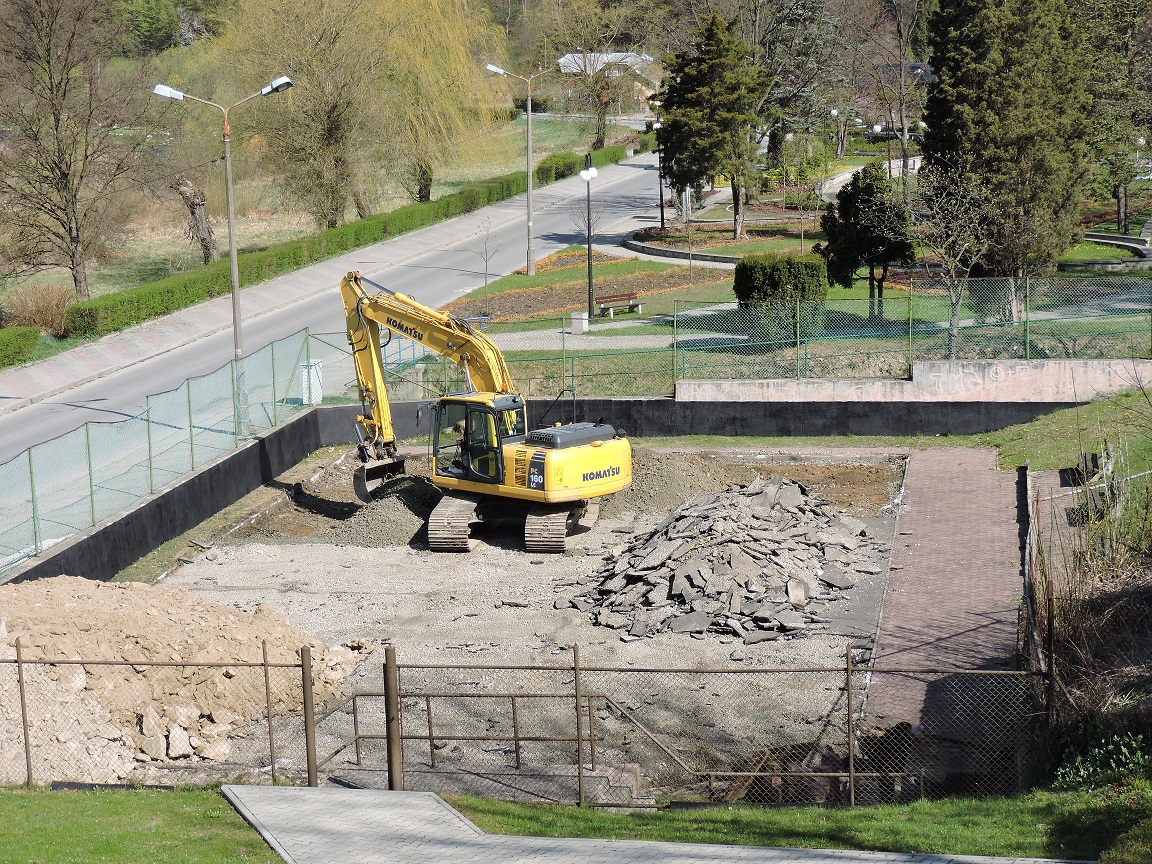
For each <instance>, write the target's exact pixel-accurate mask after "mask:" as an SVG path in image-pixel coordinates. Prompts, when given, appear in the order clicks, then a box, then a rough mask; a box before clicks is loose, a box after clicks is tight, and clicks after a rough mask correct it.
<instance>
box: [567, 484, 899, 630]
mask: <svg viewBox="0 0 1152 864" xmlns="http://www.w3.org/2000/svg"><path fill="white" fill-rule="evenodd" d="M888 551H889V549H888V548H887V547H886V546H884V545H883V544H881V543H880V542H878V541H877V540H876V539H875V538H872V537H870V536H869V535H868V531H867V528H866V526H865V524H864V523H863V522H862V521H860V520H859V519H855V518H853V517H851V516H847V515H845V514H842V513H838V512H836V511H835V510H834V509H833V508H832V507H830V506H828V505H827V503H826V502H824V501H822V500H821V499H820V498H818V497H817V496H815V495H813V494H811V493H810V492H809V490H808V489H807V488H805V487H804V486H802V485H800V484H797V483H793V482H791V481H788V480H786V479H784V478H781V477H777V478H774V479H771V480H765V479H764V478H757V479H756V480H755V481H753V482H752V483H750V484H748V485H746V486H733V487H731V488H729V489H728V490H726V491H724V492H722V493H720V494H719V495H715V496H712V497H711V498H707V499H703V500H699V499H697V500H693V501H688V502H685V503H684V504H683V505H681V506H680V507H679V508H677V509H676V510H675V511H673V512H672V513H671V514H670V515H669V516H668V518H667V519H665V520H664V521H663V522H662V523H660V525H658V526H657V527H656V529H655V530H653V531H651V532H647V533H644V534H640V535H637V536H636V537H635V538H634V539H633V541H632V542H631V543H630V544H629V545H628V546H626V547H624V548H622V549H619V550H616V554H613V555H610V556H608V560H607V562H606V563H605V564H604V565H603V566H602V567H601V568H600V569H599V570H598V571H597V572H596V573H595V574H594V575H593V576H591V577H589V579H588V583H587V587H585V588H584V590H583V591H581V592H579V593H577V594H575V595H572V596H570V597H566V598H563V599H561V600H558V601H557V602H556V605H557V608H568V607H572V608H576V609H578V610H580V611H582V612H587V613H589V615H590V616H591V618H592V620H594V621H595V622H596V623H598V624H600V625H602V626H605V627H611V628H615V629H618V630H626V631H627V635H628V636H630V637H632V638H636V639H638V638H641V637H643V636H648V635H652V634H655V633H659V632H672V633H686V634H703V633H705V632H714V633H726V634H733V635H736V636H739V637H741V638H743V640H744V642H745V643H746V644H755V643H758V642H765V641H769V640H774V639H780V638H788V637H790V636H794V635H796V634H802V633H804V632H805V631H807V630H809V629H811V628H816V629H819V628H821V627H822V626H824V625H826V624H827V623H828V620H829V619H828V618H826V617H825V616H823V615H822V614H821V613H823V612H825V611H827V609H828V604H829V603H833V602H836V601H838V600H840V599H841V597H842V596H843V593H844V592H846V591H848V590H850V589H851V588H852V587H853V586H854V585H855V583H856V580H857V579H859V578H861V577H864V576H868V575H874V574H877V573H881V572H883V571H884V567H885V564H884V560H885V557H886V554H887V552H888Z"/></svg>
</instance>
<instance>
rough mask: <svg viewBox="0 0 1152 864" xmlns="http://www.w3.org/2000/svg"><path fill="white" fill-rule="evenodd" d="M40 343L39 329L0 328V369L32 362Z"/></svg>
mask: <svg viewBox="0 0 1152 864" xmlns="http://www.w3.org/2000/svg"><path fill="white" fill-rule="evenodd" d="M39 341H40V328H39V327H0V368H2V367H4V366H18V365H19V364H21V363H26V362H27V361H29V360H31V359H32V354H33V352H34V351H35V350H36V343H37V342H39Z"/></svg>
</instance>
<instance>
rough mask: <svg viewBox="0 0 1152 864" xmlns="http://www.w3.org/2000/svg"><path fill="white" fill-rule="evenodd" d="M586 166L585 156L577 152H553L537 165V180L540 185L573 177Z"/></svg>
mask: <svg viewBox="0 0 1152 864" xmlns="http://www.w3.org/2000/svg"><path fill="white" fill-rule="evenodd" d="M583 167H584V157H582V156H577V155H576V154H575V153H553V154H552V155H551V156H547V157H545V158H544V159H543V160H541V162H540V164H539V165H537V166H536V182H537V183H539V184H540V185H542V186H543V185H545V184H547V183H552V182H554V181H556V180H563V179H564V178H565V177H572V176H573V175H575V174H576V173H578V172H579V171H580V169H582V168H583Z"/></svg>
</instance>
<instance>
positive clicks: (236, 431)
mask: <svg viewBox="0 0 1152 864" xmlns="http://www.w3.org/2000/svg"><path fill="white" fill-rule="evenodd" d="M237 368H238V367H237V364H236V361H235V360H232V361H231V362H230V363H229V364H228V369H229V370H230V371H231V372H232V374H231V375H230V376H229V377H230V378H231V379H232V446H233V447H239V446H240V394H239V393H238V392H237V390H236V370H237Z"/></svg>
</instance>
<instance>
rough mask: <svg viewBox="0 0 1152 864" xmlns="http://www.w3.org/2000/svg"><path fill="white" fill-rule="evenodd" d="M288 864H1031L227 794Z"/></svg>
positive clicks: (261, 793) (437, 808)
mask: <svg viewBox="0 0 1152 864" xmlns="http://www.w3.org/2000/svg"><path fill="white" fill-rule="evenodd" d="M223 792H224V795H225V796H226V797H227V798H228V800H229V801H231V802H232V804H233V806H235V807H236V809H237V810H238V811H240V814H241V815H242V816H243V817H244V818H245V819H247V820H248V822H249V823H250V824H251V825H252V826H253V827H254V828H256V830H258V831H259V832H260V833H261V835H263V837H264V839H265V840H266V841H267V842H268V845H270V846H271V847H272V848H273V849H275V850H276V852H278V853H279V854H280V856H281V857H282V858H283V859H284V860H285V861H287V862H288V864H463V862H470V864H885V862H887V864H1025V862H1035V861H1037V860H1038V859H1032V858H980V857H973V856H964V855H917V854H904V853H898V852H846V851H835V850H827V849H779V848H771V847H762V846H720V845H715V846H713V845H703V844H699V843H656V842H650V841H643V840H565V839H558V838H551V837H505V836H499V835H494V834H485V833H484V832H483V831H481V830H480V829H479V828H477V827H476V826H475V825H473V824H472V823H471V822H469V821H468V820H467V819H466V818H464V816H463V815H461V814H460V813H459V812H458V811H457V810H455V809H454V808H452V807H450V806H449V805H448V804H447V803H446V802H445V801H443V800H442V799H441V798H440V797H438V796H437V795H434V794H432V793H431V792H377V791H372V790H366V789H355V790H353V789H306V788H299V787H289V786H225V787H223Z"/></svg>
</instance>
